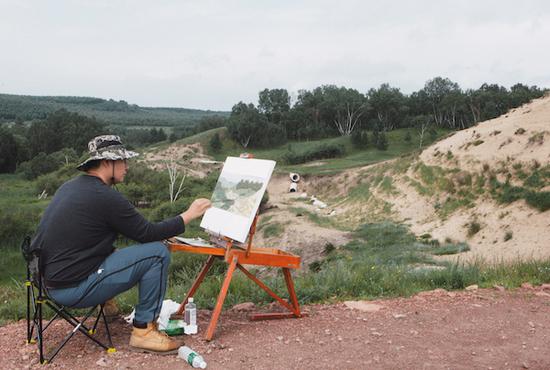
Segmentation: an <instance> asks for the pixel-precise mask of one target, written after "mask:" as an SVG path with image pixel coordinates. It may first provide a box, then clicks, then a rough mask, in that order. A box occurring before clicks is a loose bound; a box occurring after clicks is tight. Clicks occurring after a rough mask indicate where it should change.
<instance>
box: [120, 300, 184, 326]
mask: <svg viewBox="0 0 550 370" xmlns="http://www.w3.org/2000/svg"><path fill="white" fill-rule="evenodd" d="M179 307H180V304H179V303H178V302H174V301H173V300H171V299H165V300H164V301H162V308H161V309H160V315H159V318H158V320H157V323H158V327H159V330H166V328H167V326H168V320H170V316H171V315H172V314H173V313H175V312H177V311H178V308H179ZM135 315H136V310H135V309H134V310H133V311H132V313H130V314H129V315H128V316H126V317H125V318H124V320H125V321H126V322H127V323H129V324H131V323H132V321H133V320H134V316H135Z"/></svg>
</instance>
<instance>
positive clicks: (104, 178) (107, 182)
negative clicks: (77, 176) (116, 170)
mask: <svg viewBox="0 0 550 370" xmlns="http://www.w3.org/2000/svg"><path fill="white" fill-rule="evenodd" d="M86 173H87V174H88V175H89V176H95V177H97V178H99V179H100V180H101V181H102V182H103V183H104V184H105V185H107V186H111V185H112V184H111V176H108V175H106V174H105V173H103V172H102V171H96V170H90V171H87V172H86Z"/></svg>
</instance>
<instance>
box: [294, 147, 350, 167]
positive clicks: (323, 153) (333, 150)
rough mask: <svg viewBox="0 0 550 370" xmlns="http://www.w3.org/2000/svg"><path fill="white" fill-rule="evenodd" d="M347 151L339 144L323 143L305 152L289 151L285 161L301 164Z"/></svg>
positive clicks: (338, 155) (340, 154)
mask: <svg viewBox="0 0 550 370" xmlns="http://www.w3.org/2000/svg"><path fill="white" fill-rule="evenodd" d="M345 153H346V150H345V148H344V146H342V145H337V144H321V145H319V146H316V147H314V148H312V149H310V150H308V151H306V152H303V153H295V152H287V153H286V154H284V155H283V161H284V162H286V163H287V164H300V163H306V162H309V161H314V160H317V159H328V158H336V157H341V156H343V155H344V154H345Z"/></svg>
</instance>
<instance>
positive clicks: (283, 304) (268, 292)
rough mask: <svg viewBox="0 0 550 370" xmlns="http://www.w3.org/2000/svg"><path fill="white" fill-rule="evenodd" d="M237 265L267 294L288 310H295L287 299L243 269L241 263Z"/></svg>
mask: <svg viewBox="0 0 550 370" xmlns="http://www.w3.org/2000/svg"><path fill="white" fill-rule="evenodd" d="M237 267H238V268H239V269H240V270H241V271H242V272H243V273H244V274H245V275H246V276H247V277H248V278H249V279H250V280H252V281H253V282H255V283H256V284H257V285H258V286H259V287H260V288H262V289H263V290H264V291H265V292H266V293H267V294H269V295H270V296H271V297H272V298H273V299H275V300H277V302H279V303H280V304H281V305H282V306H284V307H286V308H287V309H288V310H289V311H293V312H294V311H296V310H295V309H294V306H291V305H290V304H289V303H288V302H287V301H285V300H284V299H282V298H281V297H279V296H278V295H277V294H275V293H274V292H273V291H272V290H271V289H269V287H268V286H267V285H265V284H264V283H262V282H261V281H260V279H258V278H257V277H256V276H254V275H252V274H251V273H250V271H248V270H247V269H245V268H244V267H243V266H242V265H241V264H238V265H237Z"/></svg>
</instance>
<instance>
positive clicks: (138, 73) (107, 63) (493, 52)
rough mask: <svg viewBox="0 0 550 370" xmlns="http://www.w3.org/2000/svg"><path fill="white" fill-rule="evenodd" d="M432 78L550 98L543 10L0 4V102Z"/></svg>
mask: <svg viewBox="0 0 550 370" xmlns="http://www.w3.org/2000/svg"><path fill="white" fill-rule="evenodd" d="M436 76H442V77H447V78H450V79H451V80H452V81H454V82H457V83H458V84H459V85H460V86H461V87H462V88H463V89H467V88H479V86H480V85H481V84H483V83H484V82H488V83H498V84H500V85H504V86H506V87H510V86H512V85H513V84H515V83H517V82H522V83H525V84H528V85H537V86H539V87H550V1H546V0H540V1H529V0H523V1H521V2H520V1H508V0H500V1H492V0H476V1H470V0H462V1H456V0H453V1H448V0H439V1H436V0H433V1H432V0H424V1H423V0H415V1H405V0H403V1H398V0H394V1H391V0H388V1H385V2H382V1H370V0H363V1H351V0H332V1H324V0H315V1H298V0H296V1H286V0H278V1H268V0H256V1H252V0H251V1H237V0H235V1H209V0H201V1H199V0H196V1H183V0H173V1H163V0H156V1H141V0H126V1H123V0H93V1H91V0H90V1H84V0H82V1H76V0H73V1H71V0H52V1H43V0H36V1H28V0H13V1H7V0H0V93H8V94H24V95H64V96H94V97H100V98H106V99H109V98H112V99H115V100H125V101H127V102H128V103H132V104H138V105H141V106H148V107H151V106H157V107H185V108H197V109H210V110H225V111H227V110H230V109H231V107H232V106H233V105H234V104H236V103H237V102H239V101H244V102H246V103H249V102H252V103H255V104H256V103H257V100H258V92H259V91H261V90H263V89H265V88H270V89H274V88H284V89H287V90H288V91H289V93H290V94H291V96H294V97H295V96H296V95H297V93H298V91H299V90H301V89H307V90H311V89H313V88H315V87H317V86H321V85H325V84H333V85H337V86H345V87H348V88H354V89H357V90H358V91H360V92H362V93H366V92H367V91H368V90H369V89H370V88H376V87H378V86H379V85H380V84H382V83H389V84H390V85H392V86H393V87H398V88H400V89H401V91H402V92H404V93H407V94H410V93H411V92H413V91H418V90H419V89H421V88H422V87H423V86H424V84H425V83H426V81H428V80H429V79H431V78H434V77H436Z"/></svg>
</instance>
